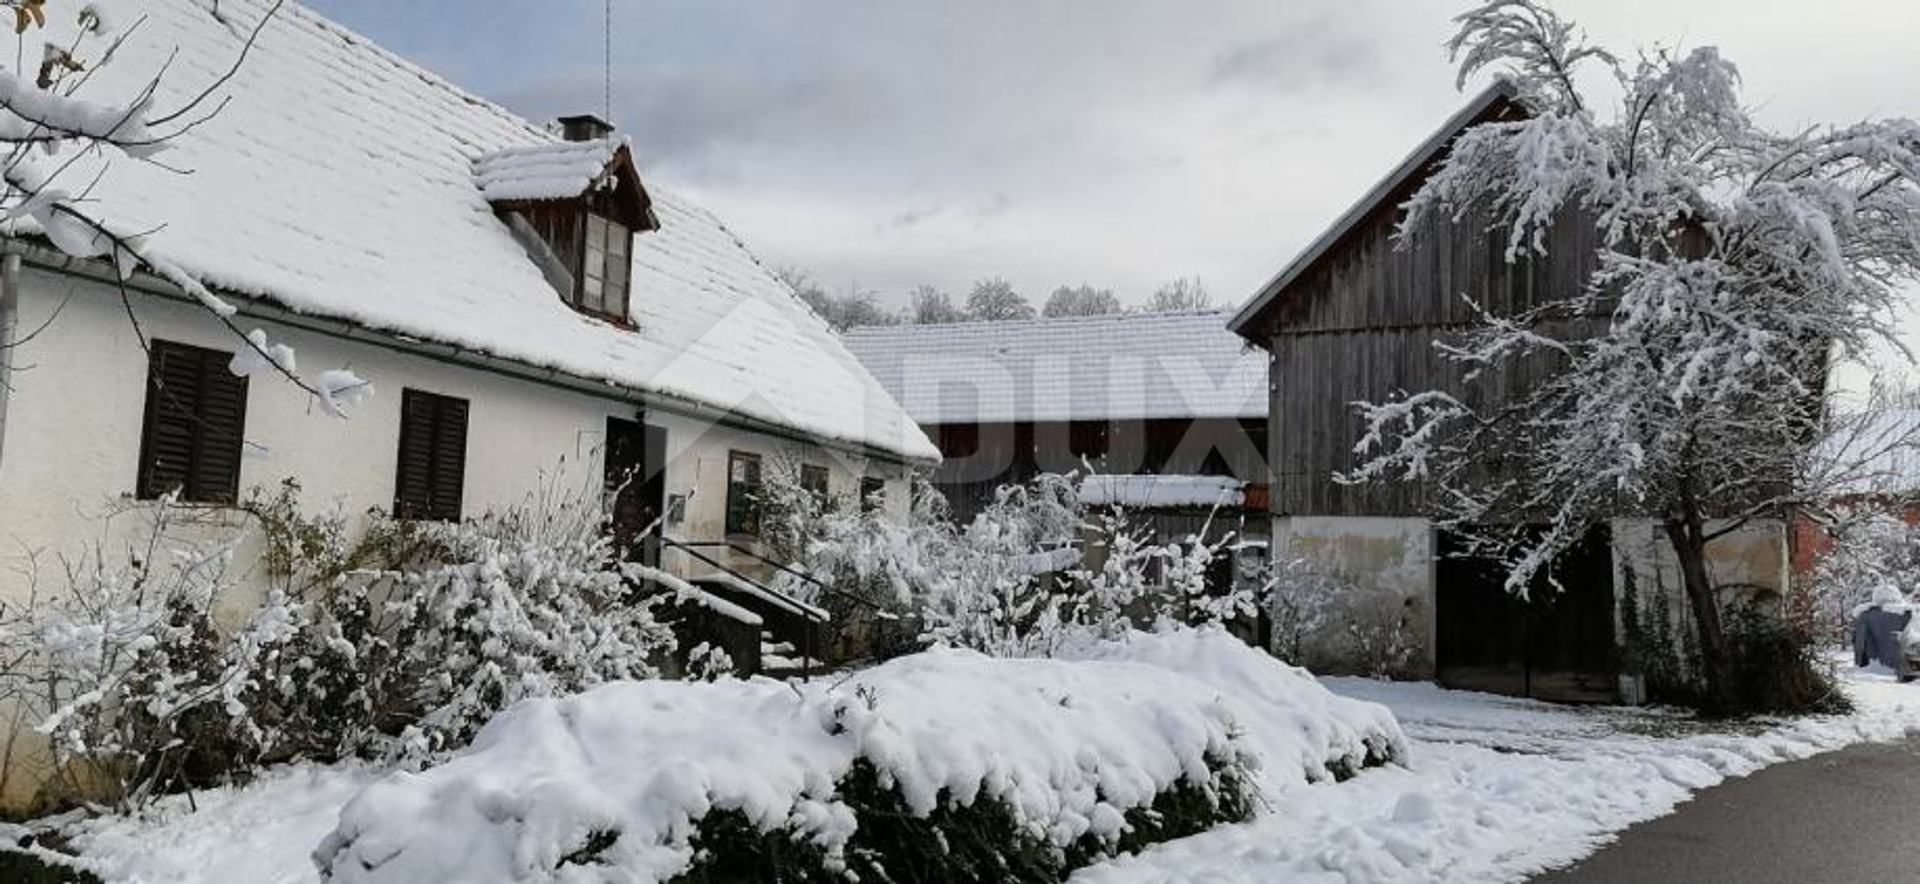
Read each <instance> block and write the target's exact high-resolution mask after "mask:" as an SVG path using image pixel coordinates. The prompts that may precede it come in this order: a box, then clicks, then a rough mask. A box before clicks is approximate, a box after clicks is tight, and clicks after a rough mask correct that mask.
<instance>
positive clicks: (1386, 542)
mask: <svg viewBox="0 0 1920 884" xmlns="http://www.w3.org/2000/svg"><path fill="white" fill-rule="evenodd" d="M1273 550H1274V561H1276V562H1280V561H1287V560H1289V559H1304V560H1306V561H1307V562H1308V563H1309V564H1311V565H1312V566H1314V568H1315V569H1316V570H1317V571H1319V572H1320V573H1324V574H1329V575H1332V576H1335V577H1339V578H1340V579H1341V580H1342V581H1344V582H1346V583H1347V584H1349V585H1350V586H1351V587H1353V588H1355V589H1357V590H1361V591H1365V592H1367V593H1369V594H1371V595H1372V596H1373V597H1370V598H1367V599H1365V600H1364V603H1365V604H1368V605H1378V606H1384V607H1385V608H1386V610H1387V611H1394V610H1399V611H1402V612H1404V614H1403V616H1404V617H1405V622H1406V623H1408V624H1409V626H1410V628H1411V630H1412V632H1413V634H1414V639H1415V640H1416V642H1417V643H1418V646H1419V647H1418V650H1417V651H1416V653H1415V654H1414V663H1413V666H1414V672H1412V673H1409V674H1415V675H1422V676H1427V677H1430V676H1431V675H1432V674H1433V671H1434V628H1435V623H1436V621H1435V619H1434V567H1433V561H1434V560H1433V556H1434V533H1433V523H1432V522H1431V521H1429V520H1427V519H1405V518H1374V517H1361V516H1283V517H1279V518H1276V519H1274V521H1273ZM1349 653H1350V652H1349V651H1348V650H1347V649H1345V648H1344V647H1342V645H1341V644H1340V642H1339V640H1338V637H1337V636H1331V637H1329V639H1328V640H1327V641H1324V642H1320V643H1318V644H1317V646H1315V647H1310V648H1309V649H1308V657H1309V660H1310V661H1311V662H1313V663H1314V664H1315V665H1316V666H1323V667H1326V668H1330V669H1335V670H1340V669H1350V668H1353V667H1354V666H1355V665H1356V661H1353V660H1351V659H1346V656H1347V655H1348V654H1349Z"/></svg>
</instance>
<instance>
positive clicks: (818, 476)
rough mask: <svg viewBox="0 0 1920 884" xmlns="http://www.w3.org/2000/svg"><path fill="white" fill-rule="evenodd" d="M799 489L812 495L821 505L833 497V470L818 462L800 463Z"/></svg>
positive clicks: (824, 504)
mask: <svg viewBox="0 0 1920 884" xmlns="http://www.w3.org/2000/svg"><path fill="white" fill-rule="evenodd" d="M800 489H801V490H803V491H806V492H807V493H809V494H812V495H813V500H814V502H815V503H818V504H819V505H821V506H823V507H824V506H826V505H827V501H829V500H832V499H833V471H832V470H829V469H827V468H826V467H823V466H820V465H819V464H811V463H808V464H801V465H800Z"/></svg>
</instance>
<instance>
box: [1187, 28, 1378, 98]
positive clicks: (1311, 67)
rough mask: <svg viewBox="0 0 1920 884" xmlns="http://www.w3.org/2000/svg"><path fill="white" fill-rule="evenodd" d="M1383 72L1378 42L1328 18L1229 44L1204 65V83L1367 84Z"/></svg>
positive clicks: (1258, 85) (1263, 86)
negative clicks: (1205, 67)
mask: <svg viewBox="0 0 1920 884" xmlns="http://www.w3.org/2000/svg"><path fill="white" fill-rule="evenodd" d="M1382 74H1383V65H1382V58H1381V52H1380V47H1379V46H1378V45H1377V44H1376V43H1375V42H1374V40H1373V39H1372V38H1371V37H1369V36H1367V35H1364V34H1360V33H1354V32H1352V31H1348V30H1346V29H1345V28H1344V27H1343V26H1341V25H1339V24H1337V23H1335V22H1333V21H1332V20H1330V19H1327V18H1314V19H1308V20H1306V21H1303V22H1299V23H1298V24H1295V25H1292V26H1289V27H1288V28H1287V29H1286V30H1283V31H1281V32H1279V33H1276V34H1272V35H1269V36H1266V37H1261V38H1258V39H1254V40H1245V41H1241V42H1239V43H1235V44H1233V45H1231V46H1228V47H1227V48H1226V49H1224V50H1222V51H1221V52H1219V53H1218V54H1217V55H1215V56H1214V57H1213V59H1212V60H1211V62H1210V63H1209V64H1208V66H1207V82H1209V83H1211V84H1216V85H1231V86H1245V87H1252V88H1257V89H1267V90H1272V89H1300V88H1303V87H1309V86H1327V85H1331V84H1336V83H1337V84H1340V85H1341V86H1343V87H1345V88H1358V87H1365V86H1369V85H1372V84H1373V83H1375V82H1377V81H1378V80H1379V79H1380V77H1381V76H1382Z"/></svg>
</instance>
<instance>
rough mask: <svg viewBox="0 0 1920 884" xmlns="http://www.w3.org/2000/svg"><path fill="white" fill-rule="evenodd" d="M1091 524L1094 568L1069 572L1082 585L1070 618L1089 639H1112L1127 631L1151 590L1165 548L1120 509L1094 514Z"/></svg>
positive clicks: (1153, 590)
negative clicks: (1093, 526)
mask: <svg viewBox="0 0 1920 884" xmlns="http://www.w3.org/2000/svg"><path fill="white" fill-rule="evenodd" d="M1096 524H1098V526H1099V528H1098V532H1097V533H1098V537H1097V539H1095V540H1094V541H1093V543H1094V544H1096V545H1097V546H1098V547H1099V551H1100V553H1101V558H1100V567H1099V568H1097V569H1094V568H1085V569H1081V570H1079V571H1076V572H1075V573H1074V577H1075V578H1076V579H1078V580H1079V581H1080V582H1081V583H1082V584H1083V585H1084V586H1085V587H1086V589H1085V591H1084V592H1082V593H1080V594H1079V595H1078V596H1077V598H1076V599H1075V602H1076V605H1075V608H1074V620H1075V621H1076V622H1077V623H1080V624H1081V625H1083V626H1085V627H1087V628H1089V629H1090V630H1092V632H1093V634H1094V635H1097V636H1099V637H1101V638H1113V637H1116V636H1119V635H1121V634H1123V633H1125V632H1127V631H1128V630H1129V629H1131V628H1132V627H1133V616H1134V613H1135V612H1136V611H1137V610H1138V608H1139V607H1140V605H1141V603H1142V600H1143V599H1146V598H1148V597H1149V596H1150V595H1151V594H1152V593H1153V592H1155V590H1156V587H1157V583H1156V581H1155V580H1154V572H1155V571H1156V569H1157V566H1158V565H1159V564H1160V562H1161V560H1162V559H1163V558H1164V554H1165V549H1164V548H1163V547H1161V546H1160V545H1158V544H1156V543H1154V542H1153V540H1154V538H1153V537H1152V535H1151V534H1149V533H1148V532H1146V531H1144V530H1142V529H1140V528H1138V527H1136V526H1135V525H1134V524H1133V522H1132V521H1131V520H1130V519H1129V518H1128V516H1127V512H1126V510H1124V509H1122V508H1120V507H1114V508H1113V509H1110V510H1107V511H1105V512H1102V513H1100V514H1099V518H1098V520H1097V522H1096Z"/></svg>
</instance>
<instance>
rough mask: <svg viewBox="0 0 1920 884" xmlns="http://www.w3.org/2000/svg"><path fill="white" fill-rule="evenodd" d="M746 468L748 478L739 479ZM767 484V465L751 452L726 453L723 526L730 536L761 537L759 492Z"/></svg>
mask: <svg viewBox="0 0 1920 884" xmlns="http://www.w3.org/2000/svg"><path fill="white" fill-rule="evenodd" d="M742 469H744V470H745V471H746V472H747V473H748V474H749V478H745V479H742V478H740V477H739V476H740V472H741V471H742ZM765 484H766V464H765V462H764V461H763V459H762V458H761V457H760V455H758V454H754V453H753V452H751V451H728V452H727V513H726V524H725V526H724V529H725V532H726V535H727V536H728V537H759V536H760V499H759V494H760V489H761V488H763V487H765Z"/></svg>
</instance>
